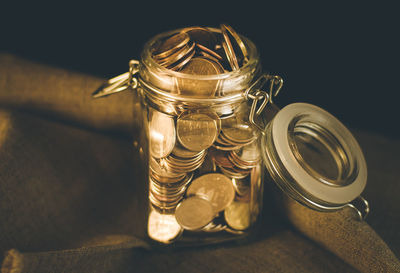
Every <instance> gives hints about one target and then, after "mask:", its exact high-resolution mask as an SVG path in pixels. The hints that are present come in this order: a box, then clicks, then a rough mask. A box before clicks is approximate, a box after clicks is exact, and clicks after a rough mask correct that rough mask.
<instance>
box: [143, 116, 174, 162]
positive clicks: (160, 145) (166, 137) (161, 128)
mask: <svg viewBox="0 0 400 273" xmlns="http://www.w3.org/2000/svg"><path fill="white" fill-rule="evenodd" d="M149 115H150V117H149V120H150V122H149V135H150V143H149V145H150V154H151V155H152V156H153V157H155V158H162V157H166V156H167V155H169V154H170V153H171V152H172V149H173V148H174V146H175V139H176V135H175V123H174V119H173V118H172V117H171V116H168V115H166V114H164V113H162V112H159V111H156V110H154V109H150V110H149Z"/></svg>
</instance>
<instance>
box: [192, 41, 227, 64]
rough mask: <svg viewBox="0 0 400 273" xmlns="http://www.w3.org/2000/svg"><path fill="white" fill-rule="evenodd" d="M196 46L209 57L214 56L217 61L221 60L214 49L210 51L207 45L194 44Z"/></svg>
mask: <svg viewBox="0 0 400 273" xmlns="http://www.w3.org/2000/svg"><path fill="white" fill-rule="evenodd" d="M196 47H197V48H198V49H199V50H200V51H203V52H205V53H207V54H206V56H211V57H213V58H215V59H216V60H218V61H222V59H223V58H222V57H221V56H220V55H219V54H218V53H216V52H215V51H212V50H211V49H209V48H208V47H205V46H203V45H201V44H196Z"/></svg>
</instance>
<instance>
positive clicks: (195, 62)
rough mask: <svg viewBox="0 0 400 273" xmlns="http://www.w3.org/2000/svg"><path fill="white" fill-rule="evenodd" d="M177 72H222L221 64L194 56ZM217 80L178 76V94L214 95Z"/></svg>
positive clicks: (204, 73) (211, 73)
mask: <svg viewBox="0 0 400 273" xmlns="http://www.w3.org/2000/svg"><path fill="white" fill-rule="evenodd" d="M179 72H181V73H185V74H191V75H216V74H221V73H224V68H223V67H222V65H221V64H219V63H217V62H215V61H213V60H210V59H208V58H205V57H194V58H192V59H190V61H189V62H188V63H187V64H186V65H185V66H184V67H182V68H181V69H180V70H179ZM218 83H219V82H218V81H216V80H203V79H199V80H198V79H192V78H189V79H188V78H178V80H177V84H178V90H179V92H180V94H182V95H187V96H195V97H207V98H209V97H214V95H215V92H216V91H217V87H218Z"/></svg>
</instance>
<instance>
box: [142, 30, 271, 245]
mask: <svg viewBox="0 0 400 273" xmlns="http://www.w3.org/2000/svg"><path fill="white" fill-rule="evenodd" d="M206 31H207V32H206ZM198 32H205V33H201V35H198V36H196V34H199V33H198ZM182 33H189V34H190V35H189V36H186V35H182ZM206 35H208V37H207V39H206V40H205V41H198V40H196V39H199V38H197V37H202V38H204V37H205V36H206ZM180 36H183V37H180ZM187 37H189V40H187V41H186V40H185V39H186V38H187ZM193 37H196V38H193ZM171 39H175V40H174V41H173V42H174V43H173V44H174V45H175V46H176V45H177V43H179V41H183V42H182V44H185V43H186V44H185V45H184V46H183V45H182V46H181V47H182V48H184V47H185V46H186V51H185V50H184V51H183V53H182V54H181V59H179V58H177V59H175V57H174V56H172V57H170V58H172V60H171V61H168V59H167V60H164V61H160V57H157V56H160V55H161V56H163V54H164V55H167V56H168V54H165V52H166V51H168V50H169V47H168V45H165V43H168V41H169V40H171ZM177 40H178V42H177ZM232 40H234V38H232ZM220 41H225V40H224V37H223V34H222V33H221V30H220V29H210V28H209V29H207V30H205V29H203V28H186V29H180V30H175V31H171V32H168V33H163V34H160V35H158V36H156V37H154V38H153V39H152V40H151V41H149V42H148V43H147V44H146V45H145V47H144V50H143V53H142V58H141V61H140V64H139V69H138V71H139V73H138V74H139V77H138V88H137V92H138V94H139V96H140V98H141V99H140V101H141V105H142V108H141V109H142V110H141V111H142V113H144V114H143V120H142V121H143V124H142V128H141V130H142V131H143V132H146V133H145V136H144V137H142V142H141V146H142V147H143V160H142V162H143V163H144V164H143V168H142V169H143V171H144V172H146V173H147V174H148V177H147V178H146V181H143V183H147V184H148V191H147V192H146V193H144V194H146V195H148V204H147V207H148V219H147V234H148V237H149V238H151V239H152V240H154V241H156V242H160V243H164V244H170V243H173V242H174V243H178V244H179V243H183V244H185V243H189V244H191V243H210V242H211V243H212V242H220V241H225V240H231V239H236V238H242V237H245V236H247V235H248V234H249V232H250V231H251V230H252V228H253V227H254V226H255V224H256V222H257V218H258V216H259V214H260V211H261V209H262V194H263V174H264V168H265V167H264V164H263V163H262V157H261V154H260V143H261V141H260V135H261V133H260V131H259V130H258V129H257V128H255V127H254V126H253V125H252V124H251V122H250V120H249V115H250V111H251V103H249V102H248V101H247V100H246V97H245V96H244V94H245V91H246V90H248V89H249V87H250V86H251V85H252V84H253V82H254V80H255V79H256V78H257V77H259V76H260V71H261V67H260V63H259V56H258V53H257V50H256V47H255V46H254V44H253V43H252V42H251V41H249V40H248V39H246V38H244V37H240V42H241V43H242V44H241V45H242V46H245V50H246V53H243V52H242V55H241V57H240V58H241V59H239V60H237V61H238V65H239V67H237V68H230V67H229V65H230V64H229V60H226V61H227V63H223V62H224V60H223V58H222V57H220V55H222V54H226V53H225V52H224V51H223V46H222V45H220ZM192 43H193V44H195V46H194V45H193V44H192ZM198 45H200V46H198ZM163 46H164V48H163V50H160V49H159V48H160V47H163ZM206 46H207V47H206ZM218 46H220V47H218ZM204 48H206V49H204ZM209 48H212V50H207V49H209ZM174 50H175V53H170V54H172V55H174V54H177V55H179V54H180V51H179V49H178V51H177V49H174ZM218 50H220V51H218ZM172 51H173V50H172ZM218 52H221V53H218ZM228 52H229V51H228ZM207 54H212V56H211V57H210V56H207ZM182 56H188V57H186V58H188V59H185V57H182ZM164 59H165V56H164ZM218 60H219V61H218ZM165 62H166V63H169V64H173V66H172V68H171V66H169V67H168V66H167V65H165V64H164V63H165ZM181 62H185V64H181ZM174 66H180V67H181V69H179V71H177V70H178V69H174ZM265 99H267V98H265Z"/></svg>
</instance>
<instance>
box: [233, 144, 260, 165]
mask: <svg viewBox="0 0 400 273" xmlns="http://www.w3.org/2000/svg"><path fill="white" fill-rule="evenodd" d="M231 154H232V155H235V157H237V158H238V159H239V160H241V162H244V163H247V165H253V163H257V162H258V161H260V157H261V155H260V150H259V147H258V142H257V141H253V142H251V143H250V144H247V145H245V146H242V147H241V148H240V149H237V150H234V151H232V153H231Z"/></svg>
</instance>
